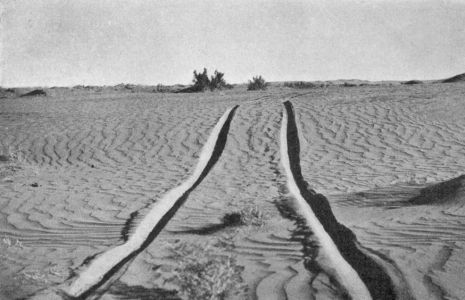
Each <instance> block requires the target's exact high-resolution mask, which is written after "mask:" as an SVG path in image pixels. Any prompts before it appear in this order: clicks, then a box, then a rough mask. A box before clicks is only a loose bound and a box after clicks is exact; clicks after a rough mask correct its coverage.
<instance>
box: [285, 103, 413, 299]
mask: <svg viewBox="0 0 465 300" xmlns="http://www.w3.org/2000/svg"><path fill="white" fill-rule="evenodd" d="M284 107H285V109H284V112H283V122H282V127H281V147H282V151H281V156H282V163H283V167H284V169H285V171H286V174H287V176H288V186H289V190H290V191H291V193H292V194H293V196H294V197H295V202H296V204H297V207H298V213H299V214H301V215H302V217H303V218H304V219H305V220H306V222H307V223H308V225H309V227H310V228H311V229H312V231H313V233H314V236H315V238H316V239H317V241H318V244H319V247H320V248H319V251H318V252H319V253H318V254H317V257H316V263H317V264H318V265H319V266H320V267H321V269H322V270H323V271H324V272H325V273H327V274H328V275H329V276H330V277H332V278H333V279H334V280H336V281H337V282H338V283H339V285H340V287H341V288H342V290H344V291H345V293H346V294H347V296H348V297H350V298H352V299H396V298H397V297H403V298H402V299H405V298H408V297H409V293H408V291H406V289H405V288H402V289H401V290H399V288H397V290H396V287H395V286H394V283H393V280H397V282H396V284H400V283H401V279H400V278H397V279H396V278H393V279H391V278H390V276H389V275H391V276H393V275H394V274H395V273H397V272H396V270H393V269H390V270H389V269H388V268H389V266H388V264H387V263H386V262H382V261H381V259H380V258H377V257H376V258H375V257H373V258H372V257H371V256H368V250H366V249H363V248H362V247H361V246H360V245H358V243H357V241H356V237H355V235H354V234H353V233H352V232H351V231H350V230H349V229H347V228H346V227H345V226H343V225H341V224H340V223H338V222H337V220H336V218H335V217H334V215H333V213H332V211H331V208H330V206H329V203H328V201H327V199H326V198H325V197H324V196H323V195H321V194H317V193H316V192H315V191H314V190H311V189H309V188H308V184H307V183H306V182H305V180H304V179H303V176H302V173H301V169H300V158H299V155H300V145H299V137H298V132H297V125H296V121H295V115H294V111H293V106H292V104H291V103H290V102H289V101H286V102H284ZM378 263H379V264H378ZM380 265H382V267H381V266H380ZM388 274H389V275H388ZM396 275H398V274H396Z"/></svg>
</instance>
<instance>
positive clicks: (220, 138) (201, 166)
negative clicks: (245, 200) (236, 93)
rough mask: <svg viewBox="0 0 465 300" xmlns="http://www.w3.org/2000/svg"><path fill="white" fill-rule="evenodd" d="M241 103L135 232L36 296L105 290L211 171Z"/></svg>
mask: <svg viewBox="0 0 465 300" xmlns="http://www.w3.org/2000/svg"><path fill="white" fill-rule="evenodd" d="M238 107H239V106H238V105H236V106H235V107H233V108H230V109H228V110H227V111H226V112H225V113H224V114H223V116H222V117H221V118H220V120H219V121H218V123H217V124H216V125H215V127H214V128H213V130H212V132H211V134H210V137H209V138H208V140H207V142H206V144H205V145H204V147H203V149H202V152H201V154H200V157H199V162H198V164H197V167H196V169H195V171H194V173H193V174H192V176H191V177H189V178H188V179H187V180H186V181H185V182H184V183H182V184H181V185H180V186H178V187H176V188H174V189H172V190H170V191H169V192H168V193H167V194H165V196H164V197H163V198H162V199H161V200H160V201H157V202H155V203H154V204H153V206H152V207H151V210H150V212H149V213H148V214H147V216H146V217H145V218H144V219H143V220H142V221H141V222H140V223H139V224H138V225H137V227H136V228H135V229H134V233H133V234H132V235H131V236H130V237H129V239H128V240H127V241H126V242H125V243H124V244H122V245H119V246H116V247H114V248H112V249H110V250H108V251H106V252H104V253H102V254H97V255H95V257H92V258H91V261H90V262H89V263H88V264H86V266H85V269H83V270H82V271H81V272H79V274H77V275H76V276H74V277H72V278H70V279H69V280H67V281H66V282H65V283H64V284H62V285H61V286H60V287H58V289H57V290H55V291H50V290H47V291H45V292H40V293H38V294H37V295H35V296H34V297H33V299H50V297H53V296H55V297H56V295H61V296H63V297H65V298H66V297H72V298H78V299H86V298H89V297H92V296H93V295H95V294H100V293H101V292H102V291H104V290H106V289H107V288H108V287H109V286H110V284H111V283H112V282H113V281H114V280H115V279H117V277H119V276H118V275H121V274H122V273H123V271H124V270H125V269H126V267H127V266H128V265H129V263H130V262H131V261H132V260H133V259H134V258H135V257H136V256H137V255H138V254H139V253H141V252H142V251H143V250H144V249H145V248H147V247H148V246H149V245H150V244H151V243H152V242H153V240H154V239H155V238H156V237H157V235H158V234H159V233H160V231H161V230H162V229H163V228H164V227H165V225H166V224H167V223H168V221H169V220H170V219H171V218H172V217H173V215H174V214H175V213H176V211H177V210H178V209H179V208H180V207H181V205H182V204H183V203H184V201H185V200H186V199H187V197H188V196H189V194H190V192H192V191H193V190H194V189H195V188H196V187H197V186H198V185H199V184H200V183H201V182H202V180H203V179H204V178H205V177H206V176H207V175H208V173H209V172H210V170H211V169H212V168H213V166H214V165H215V163H216V162H217V161H218V159H219V158H220V156H221V154H222V152H223V149H224V147H225V145H226V140H227V136H228V132H229V127H230V124H231V121H232V118H233V116H234V113H235V111H236V109H237V108H238ZM53 294H55V295H53ZM52 295H53V296H52Z"/></svg>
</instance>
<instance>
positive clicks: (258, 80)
mask: <svg viewBox="0 0 465 300" xmlns="http://www.w3.org/2000/svg"><path fill="white" fill-rule="evenodd" d="M267 86H268V83H267V82H266V81H265V79H264V78H263V77H262V76H261V75H260V76H257V77H253V78H252V80H249V84H248V85H247V90H248V91H256V90H265V89H266V87H267Z"/></svg>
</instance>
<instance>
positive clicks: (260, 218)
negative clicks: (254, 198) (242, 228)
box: [223, 206, 266, 227]
mask: <svg viewBox="0 0 465 300" xmlns="http://www.w3.org/2000/svg"><path fill="white" fill-rule="evenodd" d="M265 221H266V215H265V213H263V212H262V211H261V210H259V209H258V207H257V206H251V207H246V208H243V209H241V210H240V211H239V212H233V213H228V214H226V215H224V216H223V223H224V224H225V225H229V226H239V225H252V226H260V227H261V226H263V225H265Z"/></svg>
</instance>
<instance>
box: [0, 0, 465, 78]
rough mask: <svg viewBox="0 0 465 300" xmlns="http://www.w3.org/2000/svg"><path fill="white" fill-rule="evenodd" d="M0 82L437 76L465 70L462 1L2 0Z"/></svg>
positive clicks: (463, 9) (464, 6) (464, 15)
mask: <svg viewBox="0 0 465 300" xmlns="http://www.w3.org/2000/svg"><path fill="white" fill-rule="evenodd" d="M0 2H2V3H4V7H3V16H2V18H1V20H2V25H3V30H1V32H2V35H3V37H2V39H3V41H2V47H1V50H0V51H1V52H0V55H1V58H2V65H1V71H2V72H1V73H0V76H1V78H0V85H2V86H69V85H76V84H85V85H103V84H108V85H112V84H117V83H122V82H124V83H140V84H153V85H155V84H157V83H162V84H175V83H183V84H187V83H189V82H190V81H191V79H192V71H193V70H194V69H197V70H200V69H202V68H203V67H207V68H208V69H209V70H211V72H213V71H214V69H218V70H220V71H223V72H224V73H225V79H226V80H227V81H228V82H231V83H240V82H246V81H247V80H248V79H250V78H251V77H252V76H253V75H259V74H260V75H263V76H264V78H265V79H266V80H268V81H289V80H329V79H340V78H345V79H351V78H358V79H369V80H384V79H393V80H405V79H436V78H443V77H448V76H452V75H455V74H458V73H463V72H465V0H463V1H440V0H434V1H418V0H416V1H413V0H411V1H399V0H390V1H388V0H386V1H381V0H367V1H360V0H359V1H355V0H353V1H341V0H337V1H328V0H325V1H308V0H307V1H305V0H303V1H290V0H289V1H240V0H239V1H238V0H233V1H225V0H222V1H218V0H215V1H201V0H197V1H148V0H147V1H134V0H132V1H129V0H127V1H115V0H108V1H96V0H92V1H84V0H73V1H71V0H69V1H65V0H60V1H52V0H34V1H20V0H17V1H16V0H2V1H0Z"/></svg>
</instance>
